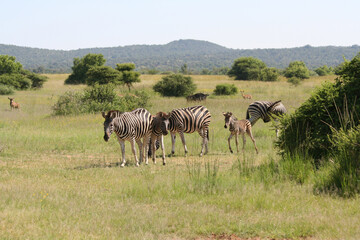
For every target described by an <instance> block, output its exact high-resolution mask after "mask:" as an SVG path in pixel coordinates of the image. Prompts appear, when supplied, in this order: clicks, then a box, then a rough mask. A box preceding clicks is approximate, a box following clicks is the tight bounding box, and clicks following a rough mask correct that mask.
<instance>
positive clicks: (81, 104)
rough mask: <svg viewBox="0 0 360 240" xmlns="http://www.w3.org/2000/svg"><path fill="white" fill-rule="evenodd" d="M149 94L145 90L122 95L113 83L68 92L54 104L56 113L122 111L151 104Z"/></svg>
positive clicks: (73, 113) (74, 113)
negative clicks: (117, 91)
mask: <svg viewBox="0 0 360 240" xmlns="http://www.w3.org/2000/svg"><path fill="white" fill-rule="evenodd" d="M149 98H150V97H149V95H148V94H147V93H146V92H144V91H136V92H135V94H125V95H124V96H121V95H119V94H117V93H116V91H115V86H114V85H112V84H107V85H98V84H95V85H94V86H92V87H88V88H86V89H85V90H83V92H66V93H65V94H64V95H62V96H60V98H59V100H58V101H57V102H56V104H55V105H54V106H53V111H54V114H55V115H76V114H84V113H96V112H101V111H109V110H119V111H122V112H125V111H131V110H133V109H136V108H139V107H143V108H146V107H148V106H149V103H148V100H149Z"/></svg>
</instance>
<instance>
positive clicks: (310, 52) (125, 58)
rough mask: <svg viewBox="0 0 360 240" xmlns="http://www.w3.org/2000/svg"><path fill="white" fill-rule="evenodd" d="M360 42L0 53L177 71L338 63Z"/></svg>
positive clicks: (44, 63)
mask: <svg viewBox="0 0 360 240" xmlns="http://www.w3.org/2000/svg"><path fill="white" fill-rule="evenodd" d="M358 52H360V46H358V45H354V46H351V47H334V46H327V47H311V46H309V45H307V46H304V47H298V48H283V49H253V50H241V49H230V48H226V47H223V46H220V45H217V44H214V43H210V42H207V41H198V40H178V41H173V42H170V43H168V44H165V45H132V46H125V47H111V48H87V49H78V50H69V51H63V50H48V49H39V48H29V47H18V46H13V45H4V44H0V54H1V55H3V54H6V55H11V56H15V57H16V59H17V61H19V62H20V63H21V64H22V65H23V66H24V68H26V69H35V68H38V67H43V68H45V69H49V70H52V71H57V72H70V71H71V67H72V65H73V59H74V58H75V57H83V56H84V55H86V54H88V53H101V54H103V55H104V57H105V59H106V60H107V62H106V65H109V66H112V67H114V66H115V64H116V63H124V62H133V63H135V65H136V67H137V69H138V70H141V69H158V70H161V71H177V70H179V69H180V67H181V66H182V65H184V64H187V66H188V68H189V69H190V70H193V71H201V70H202V69H212V68H213V67H231V65H232V63H233V62H234V60H235V59H236V58H239V57H245V56H252V57H256V58H259V59H261V60H263V61H264V62H265V63H266V64H267V66H269V67H276V68H280V69H283V68H285V67H287V66H288V64H289V63H290V62H292V61H295V60H300V61H304V62H305V63H306V65H307V67H308V68H310V69H315V68H317V67H320V66H323V65H328V66H333V67H334V66H337V65H339V64H340V63H342V62H343V57H345V58H346V59H352V58H353V57H354V56H355V55H356V54H357V53H358Z"/></svg>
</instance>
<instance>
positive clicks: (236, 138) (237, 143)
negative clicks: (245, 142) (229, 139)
mask: <svg viewBox="0 0 360 240" xmlns="http://www.w3.org/2000/svg"><path fill="white" fill-rule="evenodd" d="M238 137H239V133H238V132H236V133H235V143H236V152H237V153H239V141H238Z"/></svg>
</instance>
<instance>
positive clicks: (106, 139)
mask: <svg viewBox="0 0 360 240" xmlns="http://www.w3.org/2000/svg"><path fill="white" fill-rule="evenodd" d="M104 140H105V142H107V141H109V136H108V135H107V134H105V135H104Z"/></svg>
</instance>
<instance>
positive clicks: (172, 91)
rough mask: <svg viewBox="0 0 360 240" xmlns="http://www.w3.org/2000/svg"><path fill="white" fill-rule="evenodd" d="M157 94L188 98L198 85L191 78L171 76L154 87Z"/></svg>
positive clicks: (177, 75)
mask: <svg viewBox="0 0 360 240" xmlns="http://www.w3.org/2000/svg"><path fill="white" fill-rule="evenodd" d="M153 89H154V91H155V92H158V93H160V94H161V95H163V96H174V97H181V96H188V95H191V94H193V93H194V92H195V90H196V85H195V83H194V82H193V80H192V78H191V77H186V76H184V75H182V74H171V75H168V76H165V77H163V78H162V80H161V81H159V82H158V83H156V84H155V85H154V87H153Z"/></svg>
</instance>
